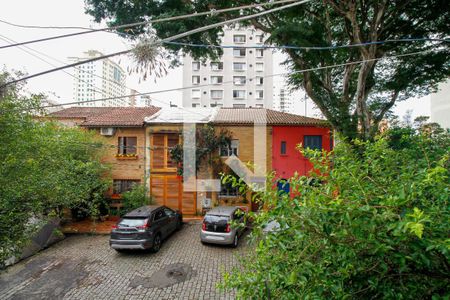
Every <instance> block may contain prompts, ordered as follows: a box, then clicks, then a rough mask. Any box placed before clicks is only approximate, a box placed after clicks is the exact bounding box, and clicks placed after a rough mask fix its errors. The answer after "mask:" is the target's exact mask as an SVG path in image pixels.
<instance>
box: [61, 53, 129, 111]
mask: <svg viewBox="0 0 450 300" xmlns="http://www.w3.org/2000/svg"><path fill="white" fill-rule="evenodd" d="M102 55H103V54H102V53H101V52H99V51H96V50H89V51H86V52H84V53H83V55H82V56H81V57H69V60H70V61H71V62H79V61H83V60H87V59H91V58H95V57H99V56H102ZM74 75H75V77H74V80H73V101H74V102H80V104H78V106H88V107H108V106H128V105H129V99H128V98H126V97H124V98H115V99H110V100H105V101H94V102H90V101H92V100H95V99H103V98H111V97H120V96H123V95H126V94H127V89H126V87H125V80H126V73H125V71H124V70H123V69H122V68H121V67H120V66H119V64H117V63H115V62H114V61H112V60H110V59H102V60H98V61H94V62H89V63H85V64H82V65H79V66H78V67H76V68H74Z"/></svg>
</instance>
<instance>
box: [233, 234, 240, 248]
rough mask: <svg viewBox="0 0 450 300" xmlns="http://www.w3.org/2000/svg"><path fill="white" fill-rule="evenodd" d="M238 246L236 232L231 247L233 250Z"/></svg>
mask: <svg viewBox="0 0 450 300" xmlns="http://www.w3.org/2000/svg"><path fill="white" fill-rule="evenodd" d="M238 244H239V238H238V235H237V232H236V234H235V235H234V240H233V244H231V246H232V247H233V248H236V247H237V246H238Z"/></svg>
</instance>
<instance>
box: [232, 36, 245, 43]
mask: <svg viewBox="0 0 450 300" xmlns="http://www.w3.org/2000/svg"><path fill="white" fill-rule="evenodd" d="M233 42H235V43H237V44H242V43H245V34H235V35H233Z"/></svg>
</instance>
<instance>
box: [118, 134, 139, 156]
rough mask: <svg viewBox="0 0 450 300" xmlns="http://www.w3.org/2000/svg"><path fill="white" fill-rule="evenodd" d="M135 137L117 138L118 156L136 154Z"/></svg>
mask: <svg viewBox="0 0 450 300" xmlns="http://www.w3.org/2000/svg"><path fill="white" fill-rule="evenodd" d="M136 144H137V137H128V136H121V137H119V148H118V154H136Z"/></svg>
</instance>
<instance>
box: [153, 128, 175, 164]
mask: <svg viewBox="0 0 450 300" xmlns="http://www.w3.org/2000/svg"><path fill="white" fill-rule="evenodd" d="M178 142H179V134H178V133H165V134H163V133H155V134H152V136H151V155H150V160H151V168H152V169H175V168H176V163H175V162H174V161H172V159H171V156H170V150H171V149H172V148H173V147H175V146H176V145H178Z"/></svg>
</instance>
